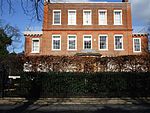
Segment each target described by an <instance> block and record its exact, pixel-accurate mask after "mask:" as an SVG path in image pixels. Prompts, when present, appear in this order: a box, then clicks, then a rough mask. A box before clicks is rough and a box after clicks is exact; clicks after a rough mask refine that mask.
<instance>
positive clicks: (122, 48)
mask: <svg viewBox="0 0 150 113" xmlns="http://www.w3.org/2000/svg"><path fill="white" fill-rule="evenodd" d="M116 36H121V37H122V49H116V45H115V43H116V41H115V37H116ZM123 40H124V38H123V35H122V34H115V35H114V50H124V46H123V45H124V43H123Z"/></svg>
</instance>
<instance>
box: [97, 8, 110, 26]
mask: <svg viewBox="0 0 150 113" xmlns="http://www.w3.org/2000/svg"><path fill="white" fill-rule="evenodd" d="M100 12H105V23H104V24H103V23H102V22H101V21H100ZM98 22H99V25H107V24H108V23H107V10H98Z"/></svg>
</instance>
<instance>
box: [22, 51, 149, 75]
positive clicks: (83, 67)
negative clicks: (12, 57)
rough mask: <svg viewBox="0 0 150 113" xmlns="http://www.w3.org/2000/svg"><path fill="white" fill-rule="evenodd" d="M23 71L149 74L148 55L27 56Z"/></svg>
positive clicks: (24, 58)
mask: <svg viewBox="0 0 150 113" xmlns="http://www.w3.org/2000/svg"><path fill="white" fill-rule="evenodd" d="M23 62H24V71H33V72H36V71H40V72H50V71H54V72H86V73H92V72H149V71H150V54H145V55H130V56H118V57H86V56H28V57H25V56H24V57H23Z"/></svg>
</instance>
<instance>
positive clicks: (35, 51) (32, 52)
mask: <svg viewBox="0 0 150 113" xmlns="http://www.w3.org/2000/svg"><path fill="white" fill-rule="evenodd" d="M31 53H34V54H39V53H40V52H39V51H37V52H36V51H32V52H31Z"/></svg>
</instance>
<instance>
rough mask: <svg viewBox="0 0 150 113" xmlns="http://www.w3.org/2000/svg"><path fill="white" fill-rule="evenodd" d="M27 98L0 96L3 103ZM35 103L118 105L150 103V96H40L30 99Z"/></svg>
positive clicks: (13, 102) (22, 101)
mask: <svg viewBox="0 0 150 113" xmlns="http://www.w3.org/2000/svg"><path fill="white" fill-rule="evenodd" d="M28 101H29V100H26V99H25V98H0V105H1V104H12V105H14V104H20V103H25V102H28ZM30 101H32V102H33V104H39V105H48V104H49V105H51V104H54V105H56V104H64V105H65V104H101V105H105V104H108V105H109V104H111V105H112V104H114V105H115V104H117V105H122V104H125V105H132V104H140V103H147V104H150V97H141V98H134V99H132V98H39V99H38V100H36V101H34V100H30Z"/></svg>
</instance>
